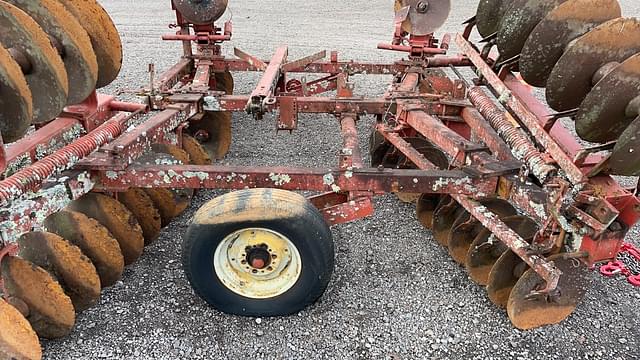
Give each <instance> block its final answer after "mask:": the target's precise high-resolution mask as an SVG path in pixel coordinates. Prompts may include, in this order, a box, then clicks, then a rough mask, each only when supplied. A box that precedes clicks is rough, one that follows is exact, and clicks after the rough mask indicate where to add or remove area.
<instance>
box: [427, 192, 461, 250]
mask: <svg viewBox="0 0 640 360" xmlns="http://www.w3.org/2000/svg"><path fill="white" fill-rule="evenodd" d="M443 201H444V202H442V201H441V202H440V204H439V205H438V208H437V209H436V211H435V212H434V214H433V237H434V239H436V241H437V242H438V243H439V244H440V245H442V246H447V244H448V243H449V236H451V231H452V230H453V229H452V226H453V223H454V222H455V221H456V219H457V218H458V217H459V216H460V215H461V214H462V213H464V212H465V210H464V208H463V207H462V206H460V204H458V202H457V201H455V200H454V199H453V198H451V197H449V196H447V197H443Z"/></svg>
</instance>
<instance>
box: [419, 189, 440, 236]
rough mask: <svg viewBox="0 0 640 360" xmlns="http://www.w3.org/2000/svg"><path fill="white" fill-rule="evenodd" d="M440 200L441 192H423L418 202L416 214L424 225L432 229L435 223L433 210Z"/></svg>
mask: <svg viewBox="0 0 640 360" xmlns="http://www.w3.org/2000/svg"><path fill="white" fill-rule="evenodd" d="M439 202H440V195H439V194H422V195H420V197H419V198H418V201H417V202H416V216H417V218H418V221H419V222H420V224H422V226H424V227H425V228H427V229H431V228H432V225H433V212H434V211H435V210H436V207H437V206H438V203H439Z"/></svg>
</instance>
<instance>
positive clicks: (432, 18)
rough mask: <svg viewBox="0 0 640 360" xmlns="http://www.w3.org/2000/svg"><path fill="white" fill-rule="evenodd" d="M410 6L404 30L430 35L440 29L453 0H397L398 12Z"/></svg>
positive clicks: (410, 32) (396, 9)
mask: <svg viewBox="0 0 640 360" xmlns="http://www.w3.org/2000/svg"><path fill="white" fill-rule="evenodd" d="M406 6H409V7H410V9H409V15H408V16H407V19H406V20H405V21H404V22H403V23H402V30H404V31H406V32H407V33H409V34H411V35H418V36H420V35H428V34H431V33H433V32H434V31H436V30H438V29H439V28H440V27H441V26H442V25H444V23H445V22H446V21H447V18H448V17H449V12H450V11H451V0H429V1H425V0H396V2H395V5H394V9H395V11H396V12H398V11H400V9H402V8H404V7H406Z"/></svg>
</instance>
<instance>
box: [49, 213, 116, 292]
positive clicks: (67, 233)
mask: <svg viewBox="0 0 640 360" xmlns="http://www.w3.org/2000/svg"><path fill="white" fill-rule="evenodd" d="M43 226H44V228H45V229H46V230H47V231H49V232H52V233H54V234H57V235H59V236H61V237H63V238H64V239H66V240H68V241H70V242H71V243H72V244H74V245H76V246H77V247H79V248H80V250H82V253H84V254H85V255H86V256H87V257H88V258H89V259H90V260H91V262H92V263H93V265H94V266H95V267H96V271H97V272H98V276H100V285H101V286H102V287H103V288H104V287H107V286H111V285H113V284H115V283H116V281H118V280H119V279H120V278H121V277H122V272H123V271H124V257H123V256H122V252H121V251H120V245H119V244H118V241H117V240H116V239H114V238H113V236H112V235H111V234H110V233H109V230H108V229H107V228H106V227H104V226H103V225H102V224H100V223H99V222H98V221H97V220H95V219H92V218H89V217H87V216H86V215H85V214H82V213H79V212H75V211H69V210H62V211H59V212H57V213H54V214H51V215H49V216H48V217H47V218H46V219H45V220H44V223H43Z"/></svg>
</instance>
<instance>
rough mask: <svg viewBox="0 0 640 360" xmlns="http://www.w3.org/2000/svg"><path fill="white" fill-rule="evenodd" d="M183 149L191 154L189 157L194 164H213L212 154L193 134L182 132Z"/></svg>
mask: <svg viewBox="0 0 640 360" xmlns="http://www.w3.org/2000/svg"><path fill="white" fill-rule="evenodd" d="M182 149H184V151H186V152H187V154H189V159H190V160H191V164H193V165H211V164H212V163H213V161H212V160H211V155H209V153H208V152H207V150H206V149H205V148H204V147H203V146H202V144H200V142H198V140H196V139H195V138H194V137H193V136H191V135H188V134H184V133H183V134H182Z"/></svg>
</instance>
